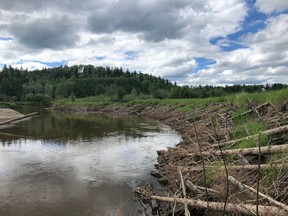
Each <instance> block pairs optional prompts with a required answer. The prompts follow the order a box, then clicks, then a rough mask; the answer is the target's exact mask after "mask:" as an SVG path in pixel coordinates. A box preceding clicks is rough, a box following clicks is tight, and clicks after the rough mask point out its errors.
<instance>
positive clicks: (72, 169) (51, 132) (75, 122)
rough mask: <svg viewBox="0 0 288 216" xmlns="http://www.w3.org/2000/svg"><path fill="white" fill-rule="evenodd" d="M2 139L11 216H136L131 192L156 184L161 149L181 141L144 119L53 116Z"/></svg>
mask: <svg viewBox="0 0 288 216" xmlns="http://www.w3.org/2000/svg"><path fill="white" fill-rule="evenodd" d="M0 132H1V133H6V135H2V136H1V137H0V139H1V143H2V145H1V146H0V182H1V187H0V215H7V216H9V215H24V216H25V215H29V216H30V215H31V216H34V215H41V216H42V215H44V216H45V215H108V214H113V212H114V213H115V211H117V209H119V208H121V207H123V208H121V212H122V213H123V214H124V215H127V214H128V213H134V214H135V215H137V208H138V206H137V203H136V202H135V201H134V200H133V199H132V192H131V190H132V188H133V187H135V186H136V185H138V184H139V183H141V182H143V181H145V180H152V178H151V177H150V175H149V171H150V170H151V169H152V168H153V164H154V163H155V162H156V150H158V149H163V148H165V147H166V146H173V145H175V144H176V143H178V142H179V141H180V136H179V135H177V134H176V133H175V132H173V131H172V130H171V129H170V128H168V127H166V126H164V125H161V124H159V123H157V122H151V121H148V120H144V119H135V118H116V117H114V118H111V117H107V116H96V115H84V114H81V115H79V114H77V115H74V114H65V113H49V112H47V113H44V114H43V115H41V116H39V117H37V118H33V119H32V120H31V121H26V122H20V123H18V124H16V125H15V126H14V127H9V128H3V129H1V130H0ZM13 134H14V135H13ZM15 134H18V135H19V134H20V135H21V136H23V138H19V136H15ZM31 137H34V138H33V139H32V138H31ZM90 213H91V214H90ZM92 213H93V214H92Z"/></svg>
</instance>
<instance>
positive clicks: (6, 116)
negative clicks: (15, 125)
mask: <svg viewBox="0 0 288 216" xmlns="http://www.w3.org/2000/svg"><path fill="white" fill-rule="evenodd" d="M23 116H24V115H23V114H21V113H19V112H17V111H15V110H12V109H8V108H0V122H5V121H8V120H10V119H15V118H20V117H23Z"/></svg>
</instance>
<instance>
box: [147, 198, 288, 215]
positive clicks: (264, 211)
mask: <svg viewBox="0 0 288 216" xmlns="http://www.w3.org/2000/svg"><path fill="white" fill-rule="evenodd" d="M149 198H150V199H155V200H158V201H163V202H170V203H175V202H176V203H179V204H185V199H183V198H173V197H163V196H150V197H149ZM187 205H188V206H192V207H194V208H201V209H207V208H209V210H213V211H223V210H224V205H225V203H224V202H209V203H208V202H205V201H202V200H195V199H187ZM258 209H259V214H260V215H267V216H270V215H277V216H286V215H287V212H286V211H285V210H283V209H281V208H279V207H274V206H264V205H259V206H258ZM225 212H227V213H240V214H245V215H255V214H256V205H247V204H234V203H226V208H225Z"/></svg>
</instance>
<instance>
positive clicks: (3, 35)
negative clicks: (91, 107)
mask: <svg viewBox="0 0 288 216" xmlns="http://www.w3.org/2000/svg"><path fill="white" fill-rule="evenodd" d="M0 50H1V51H0V68H2V67H3V65H4V64H7V65H12V66H14V67H21V66H22V67H23V68H28V69H35V68H43V67H55V66H59V65H68V66H71V65H75V64H93V65H95V66H112V67H114V66H117V67H123V68H124V69H126V68H129V69H130V70H131V71H134V70H136V71H142V73H149V74H153V75H156V76H161V77H164V78H167V79H169V80H171V81H177V83H178V84H187V85H199V84H202V85H206V84H208V85H226V84H263V83H275V82H276V83H277V82H281V83H288V1H287V0H82V1H79V0H61V1H59V0H49V1H47V0H0Z"/></svg>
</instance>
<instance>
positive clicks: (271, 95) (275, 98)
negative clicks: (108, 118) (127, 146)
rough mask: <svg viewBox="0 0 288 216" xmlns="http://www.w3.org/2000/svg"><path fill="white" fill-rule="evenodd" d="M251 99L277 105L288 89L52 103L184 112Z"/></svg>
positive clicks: (257, 102) (245, 101) (244, 102)
mask: <svg viewBox="0 0 288 216" xmlns="http://www.w3.org/2000/svg"><path fill="white" fill-rule="evenodd" d="M248 98H249V99H251V100H252V101H253V102H254V103H256V104H262V103H265V102H271V103H273V104H276V105H277V104H279V103H282V102H284V101H288V89H282V90H278V91H269V92H259V93H240V94H233V95H227V96H225V97H224V96H223V97H212V98H203V99H202V98H200V99H199V98H197V99H161V100H160V99H135V100H131V101H126V102H111V101H110V100H109V98H107V97H105V96H95V97H86V98H65V99H59V100H56V101H54V103H53V106H54V107H61V106H73V105H74V106H85V107H95V106H103V105H111V104H113V105H116V106H121V105H122V106H128V107H129V106H134V105H142V106H178V107H179V108H181V111H183V112H186V111H188V110H190V109H193V108H195V106H197V107H204V106H205V105H207V104H210V103H220V102H229V103H232V104H234V105H238V106H244V105H245V104H247V99H248Z"/></svg>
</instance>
